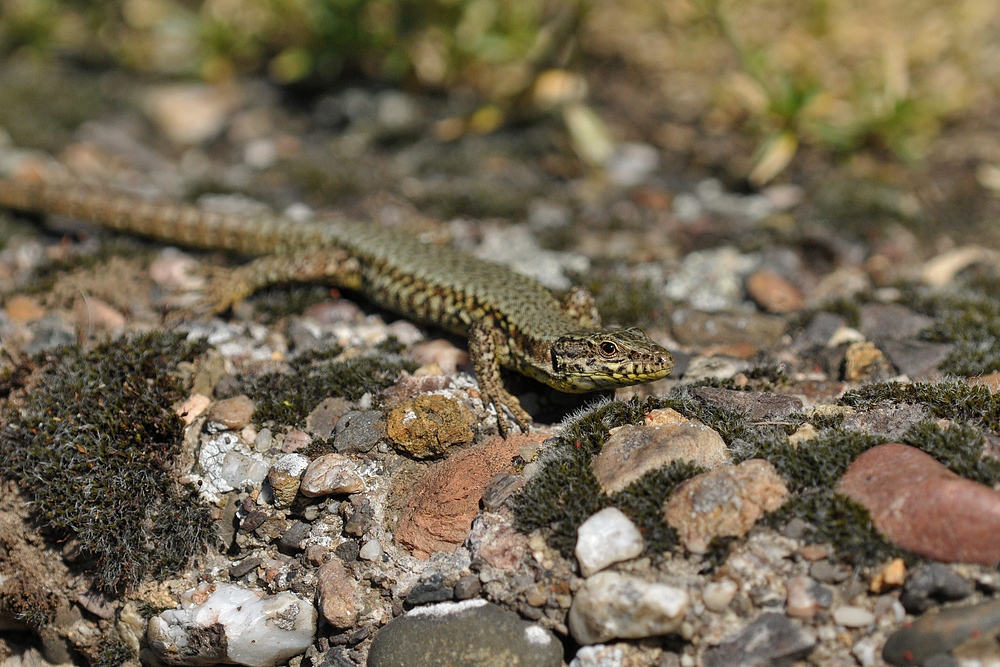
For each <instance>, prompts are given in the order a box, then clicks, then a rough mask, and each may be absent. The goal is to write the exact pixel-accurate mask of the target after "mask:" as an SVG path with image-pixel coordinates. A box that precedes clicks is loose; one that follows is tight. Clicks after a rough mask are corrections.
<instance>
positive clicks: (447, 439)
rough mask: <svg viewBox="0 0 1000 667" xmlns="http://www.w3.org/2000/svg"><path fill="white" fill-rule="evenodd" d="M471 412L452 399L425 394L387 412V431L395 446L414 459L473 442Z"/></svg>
mask: <svg viewBox="0 0 1000 667" xmlns="http://www.w3.org/2000/svg"><path fill="white" fill-rule="evenodd" d="M471 425H472V414H471V413H470V412H469V411H468V409H466V407H465V406H464V405H462V403H461V402H460V401H459V400H458V399H455V398H450V397H448V396H442V395H441V394H424V395H421V396H417V397H416V398H412V399H410V400H408V401H404V402H403V403H400V404H399V405H398V406H396V407H395V408H393V409H392V411H391V412H389V415H388V417H387V420H386V434H387V435H388V436H389V440H391V441H392V443H393V445H394V446H395V447H396V449H398V450H401V451H404V452H406V453H407V454H410V455H411V456H413V457H414V458H418V459H425V458H430V457H433V456H438V455H440V454H441V453H443V452H444V451H445V450H447V449H448V448H449V447H451V446H452V445H463V444H466V443H469V442H472V437H473V433H472V426H471Z"/></svg>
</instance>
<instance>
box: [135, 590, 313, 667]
mask: <svg viewBox="0 0 1000 667" xmlns="http://www.w3.org/2000/svg"><path fill="white" fill-rule="evenodd" d="M315 635H316V609H315V607H313V605H312V604H311V603H310V602H307V601H306V600H303V599H302V598H300V597H298V596H297V595H295V594H293V593H289V592H287V591H286V592H282V593H278V594H277V595H265V594H264V593H262V592H260V591H255V590H250V589H248V588H243V587H242V586H234V585H231V584H207V583H203V584H200V585H199V586H198V587H197V588H193V589H191V590H189V591H187V592H185V593H184V594H183V595H182V596H181V606H180V607H179V608H177V609H168V610H167V611H165V612H163V613H161V614H160V615H159V616H154V617H153V618H151V619H150V620H149V627H148V628H147V629H146V639H147V640H148V641H149V646H150V648H151V649H152V650H153V652H154V653H156V655H157V656H158V657H159V658H160V659H161V660H163V662H165V663H167V664H170V665H208V664H215V663H218V662H230V663H236V664H239V665H247V666H248V667H271V666H272V665H277V664H281V663H284V662H287V661H288V659H289V658H291V657H293V656H296V655H298V654H300V653H302V652H304V651H305V650H306V649H307V648H309V646H310V645H311V644H312V642H313V638H314V637H315Z"/></svg>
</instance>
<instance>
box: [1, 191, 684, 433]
mask: <svg viewBox="0 0 1000 667" xmlns="http://www.w3.org/2000/svg"><path fill="white" fill-rule="evenodd" d="M0 207H4V208H10V209H15V210H20V211H26V212H34V213H48V214H60V215H66V216H70V217H74V218H78V219H82V220H88V221H91V222H96V223H98V224H100V225H102V226H104V227H108V228H111V229H115V230H118V231H122V232H128V233H132V234H138V235H141V236H146V237H151V238H154V239H158V240H161V241H165V242H168V243H176V244H179V245H185V246H190V247H195V248H205V249H220V250H229V251H234V252H238V253H242V254H246V255H255V256H259V257H258V259H256V260H254V261H252V262H250V263H249V264H246V265H244V266H241V267H238V268H236V269H234V270H232V271H230V272H228V273H226V274H223V275H220V276H218V277H216V278H215V279H214V280H213V281H212V282H211V283H210V285H209V290H208V296H207V301H208V304H207V305H208V307H209V309H210V310H212V311H213V312H222V311H224V310H226V309H227V308H229V307H230V306H232V305H233V304H235V303H237V302H239V301H241V300H242V299H243V298H245V297H247V296H249V295H250V294H252V293H253V292H254V291H256V290H258V289H260V288H262V287H265V286H267V285H270V284H273V283H279V282H325V283H328V284H332V285H335V286H338V287H343V288H346V289H352V290H357V291H359V292H361V293H362V294H363V295H365V296H366V297H367V298H368V299H370V300H371V301H372V302H374V303H375V304H377V305H379V306H382V307H384V308H387V309H389V310H392V311H395V312H397V313H400V314H402V315H404V316H406V317H409V318H413V319H415V320H418V321H421V322H425V323H428V324H432V325H435V326H439V327H441V328H443V329H445V330H447V331H450V332H453V333H456V334H459V335H463V336H467V337H468V346H469V358H470V360H471V362H472V366H473V370H474V371H475V373H476V377H477V379H478V380H479V387H480V390H481V391H482V393H483V397H484V403H486V404H489V403H493V404H494V406H495V407H496V411H497V424H498V428H499V430H500V432H501V434H504V435H506V433H507V423H506V419H505V417H504V415H503V409H504V408H506V409H508V410H509V411H510V413H511V414H512V415H513V417H514V420H515V421H516V422H517V424H518V425H519V426H520V427H521V428H522V430H525V431H526V430H527V428H528V425H529V424H530V423H531V417H530V415H529V414H528V413H527V412H526V411H525V410H524V409H523V408H522V407H521V405H520V403H519V402H518V400H517V398H515V397H514V396H513V395H511V394H510V393H509V392H508V391H507V390H506V389H505V388H504V385H503V381H502V378H501V374H500V369H501V368H511V369H514V370H516V371H518V372H520V373H522V374H524V375H527V376H529V377H532V378H535V379H536V380H540V381H541V382H544V383H545V384H548V385H549V386H551V387H554V388H556V389H559V390H561V391H564V392H571V393H576V392H586V391H594V390H600V389H609V388H613V387H621V386H627V385H632V384H638V383H642V382H650V381H653V380H659V379H661V378H663V377H666V376H667V375H668V374H669V373H670V370H671V369H672V368H673V358H672V357H671V355H670V353H669V352H668V351H667V350H665V349H664V348H662V347H661V346H659V345H658V344H656V343H655V342H653V340H651V339H650V338H649V336H647V335H646V334H645V333H644V332H642V331H641V330H639V329H636V328H628V329H601V328H600V326H599V317H598V315H597V311H596V308H594V306H593V300H592V298H591V297H590V295H589V293H588V292H586V291H585V290H576V291H573V292H571V293H570V295H569V296H568V298H567V299H565V300H564V301H563V302H562V303H561V302H560V301H559V300H557V299H556V298H555V296H553V294H552V293H551V292H549V290H548V289H546V288H545V287H543V286H542V285H540V284H539V283H537V282H536V281H534V280H532V279H531V278H528V277H526V276H523V275H521V274H518V273H515V272H513V271H511V270H510V269H508V268H506V267H503V266H500V265H497V264H492V263H490V262H486V261H483V260H480V259H477V258H475V257H473V256H471V255H467V254H464V253H461V252H458V251H456V250H452V249H450V248H447V247H443V246H437V245H432V244H425V243H422V242H420V241H419V240H417V239H414V238H412V237H410V236H406V235H404V234H400V233H398V232H395V231H393V230H390V229H387V228H383V227H380V226H378V225H374V224H366V223H363V222H355V221H350V220H345V219H334V220H330V221H321V222H320V221H317V222H294V221H291V220H288V219H286V218H282V217H279V216H252V215H238V214H225V213H217V212H212V211H206V210H202V209H200V208H197V207H195V206H190V205H179V204H171V203H161V202H152V201H147V200H144V199H141V198H138V197H133V196H128V195H123V194H117V193H114V192H111V191H108V190H94V189H88V188H85V187H82V186H77V185H69V186H64V185H56V184H49V183H35V182H29V181H21V180H7V179H0Z"/></svg>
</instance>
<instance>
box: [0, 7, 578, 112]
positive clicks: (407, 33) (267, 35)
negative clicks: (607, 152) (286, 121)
mask: <svg viewBox="0 0 1000 667" xmlns="http://www.w3.org/2000/svg"><path fill="white" fill-rule="evenodd" d="M581 8H582V2H555V1H553V0H93V1H89V2H88V1H86V0H4V2H3V9H4V11H3V14H2V18H0V54H11V53H13V52H21V51H27V52H31V53H33V54H53V53H69V54H72V55H75V56H77V57H80V58H84V59H91V60H105V61H110V62H115V63H117V64H121V65H125V66H128V67H131V68H133V69H136V70H138V71H143V72H155V73H166V74H180V75H188V76H192V75H193V76H198V77H201V78H204V79H206V80H209V81H218V80H224V79H226V78H229V77H231V76H233V75H235V74H242V73H247V72H257V71H266V72H267V73H268V74H269V76H270V77H271V78H272V79H273V80H275V81H276V82H278V83H284V84H288V83H298V82H310V81H311V82H315V83H327V82H329V81H332V80H333V79H335V78H337V77H339V76H341V75H344V74H351V73H356V74H363V75H365V76H370V77H377V78H381V79H384V80H390V81H400V80H406V79H412V80H415V81H416V82H417V83H419V84H420V85H422V86H427V87H450V86H454V85H467V86H473V87H475V88H476V89H477V91H478V92H480V93H481V94H484V95H485V96H486V97H488V98H494V97H495V96H496V95H497V94H498V93H499V94H501V95H502V94H503V93H504V92H506V91H507V90H508V89H510V88H514V89H520V90H523V89H524V88H525V86H526V85H528V84H530V80H529V81H527V82H525V81H524V79H525V77H524V75H525V72H524V68H525V64H526V63H528V65H529V69H532V67H531V66H532V65H535V64H537V65H538V66H544V64H545V63H544V62H542V61H544V60H546V59H547V58H548V57H550V56H551V55H552V54H553V53H554V52H555V51H557V50H558V47H559V46H560V45H561V44H562V43H563V42H564V41H565V39H566V38H567V36H568V33H569V32H572V27H573V26H575V25H576V19H577V18H578V15H579V12H580V11H581ZM567 10H569V13H570V14H571V16H570V17H569V18H570V20H568V21H567V20H566V16H565V15H566V14H567ZM567 26H569V28H570V30H569V31H567V30H566V29H565V28H566V27H567ZM535 73H537V71H532V72H530V77H529V79H530V78H533V76H534V74H535ZM512 81H513V82H514V83H513V85H512Z"/></svg>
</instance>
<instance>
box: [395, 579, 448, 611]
mask: <svg viewBox="0 0 1000 667" xmlns="http://www.w3.org/2000/svg"><path fill="white" fill-rule="evenodd" d="M453 594H454V591H453V590H452V589H451V588H450V587H448V586H446V585H445V583H444V577H442V576H441V575H440V574H432V575H431V576H430V577H428V578H427V579H424V580H423V581H421V582H420V583H418V584H417V585H416V586H414V587H413V588H411V589H410V592H409V593H407V594H406V600H405V603H406V605H407V606H408V607H416V606H419V605H422V604H428V603H430V602H445V601H447V600H450V599H451V598H452V595H453Z"/></svg>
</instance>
